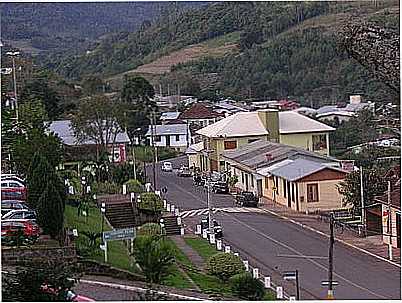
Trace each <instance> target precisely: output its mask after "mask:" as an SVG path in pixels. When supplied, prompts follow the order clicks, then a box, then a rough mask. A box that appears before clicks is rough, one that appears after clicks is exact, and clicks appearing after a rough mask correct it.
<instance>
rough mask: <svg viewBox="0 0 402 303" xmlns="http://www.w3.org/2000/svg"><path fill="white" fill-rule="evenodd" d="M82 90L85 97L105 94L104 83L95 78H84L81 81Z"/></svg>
mask: <svg viewBox="0 0 402 303" xmlns="http://www.w3.org/2000/svg"><path fill="white" fill-rule="evenodd" d="M82 88H83V90H84V93H85V94H86V95H88V96H91V95H96V94H100V93H104V92H105V90H106V83H105V82H103V80H102V79H101V78H99V77H97V76H86V77H85V78H84V80H82Z"/></svg>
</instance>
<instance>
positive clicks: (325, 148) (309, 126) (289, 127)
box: [196, 109, 335, 171]
mask: <svg viewBox="0 0 402 303" xmlns="http://www.w3.org/2000/svg"><path fill="white" fill-rule="evenodd" d="M334 130H335V128H333V127H330V126H328V125H326V124H324V123H321V122H318V121H315V120H313V119H311V118H308V117H306V116H303V115H301V114H298V113H296V112H293V111H285V112H279V111H278V110H275V109H266V110H259V111H254V112H240V113H236V114H234V115H231V116H229V117H226V118H224V119H222V120H220V121H218V122H216V123H214V124H211V125H209V126H207V127H204V128H202V129H200V130H198V131H197V132H196V133H197V134H199V135H201V138H202V142H203V149H202V150H201V151H200V152H199V153H200V155H201V156H200V168H201V170H209V171H221V170H223V169H224V164H225V162H224V160H223V159H222V153H223V152H225V151H229V150H236V149H238V148H239V147H241V146H243V145H247V144H250V143H252V142H254V141H257V140H264V141H270V142H276V143H283V144H287V145H291V146H295V147H300V148H303V149H305V150H308V151H313V152H316V153H318V154H322V155H327V156H328V155H329V151H330V148H329V133H330V132H331V131H334Z"/></svg>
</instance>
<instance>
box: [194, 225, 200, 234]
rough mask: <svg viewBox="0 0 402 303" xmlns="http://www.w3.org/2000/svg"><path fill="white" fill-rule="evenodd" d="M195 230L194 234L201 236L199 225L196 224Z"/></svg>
mask: <svg viewBox="0 0 402 303" xmlns="http://www.w3.org/2000/svg"><path fill="white" fill-rule="evenodd" d="M196 228H197V229H196V231H195V234H196V235H201V225H200V224H197V227H196Z"/></svg>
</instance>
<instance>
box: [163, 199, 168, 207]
mask: <svg viewBox="0 0 402 303" xmlns="http://www.w3.org/2000/svg"><path fill="white" fill-rule="evenodd" d="M166 204H167V202H166V200H163V208H164V209H166Z"/></svg>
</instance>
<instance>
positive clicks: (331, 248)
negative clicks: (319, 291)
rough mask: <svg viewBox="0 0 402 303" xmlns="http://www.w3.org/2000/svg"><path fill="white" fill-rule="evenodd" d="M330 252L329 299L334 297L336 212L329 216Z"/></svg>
mask: <svg viewBox="0 0 402 303" xmlns="http://www.w3.org/2000/svg"><path fill="white" fill-rule="evenodd" d="M329 229H330V236H329V252H328V293H327V299H328V300H333V299H334V289H333V285H332V281H333V266H334V214H333V213H331V215H330V217H329Z"/></svg>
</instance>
